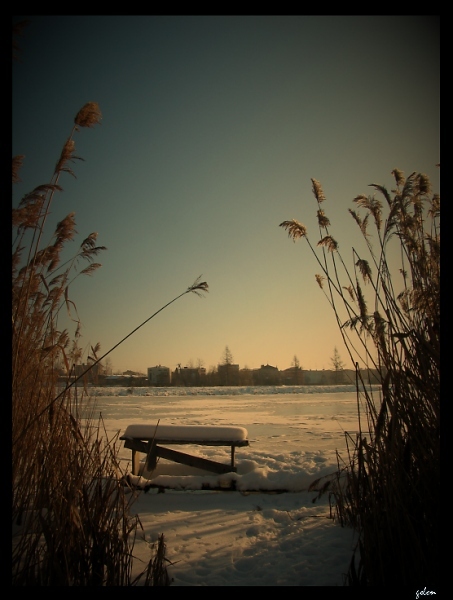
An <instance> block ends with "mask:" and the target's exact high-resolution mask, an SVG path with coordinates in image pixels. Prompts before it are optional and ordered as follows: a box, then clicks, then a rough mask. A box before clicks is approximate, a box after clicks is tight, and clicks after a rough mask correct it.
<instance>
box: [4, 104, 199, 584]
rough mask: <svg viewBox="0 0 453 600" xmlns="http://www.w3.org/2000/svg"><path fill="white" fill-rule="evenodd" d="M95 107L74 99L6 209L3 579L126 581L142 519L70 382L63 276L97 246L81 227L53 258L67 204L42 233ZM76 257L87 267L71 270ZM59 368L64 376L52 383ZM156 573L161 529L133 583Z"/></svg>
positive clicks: (66, 223)
mask: <svg viewBox="0 0 453 600" xmlns="http://www.w3.org/2000/svg"><path fill="white" fill-rule="evenodd" d="M100 118H101V113H100V110H99V107H98V106H97V104H95V103H89V104H87V105H86V106H85V107H83V108H82V110H81V111H80V112H79V113H78V114H77V116H76V119H75V124H74V127H73V129H72V132H71V135H70V137H69V138H68V140H67V141H66V143H65V145H64V148H63V151H62V153H61V156H60V159H59V160H58V161H57V166H56V168H55V172H54V175H53V177H52V180H51V182H50V183H49V184H45V185H42V186H38V187H37V188H35V189H34V190H33V191H32V192H31V193H29V194H27V195H26V196H25V197H24V198H22V200H21V202H20V203H19V205H18V207H17V208H15V209H13V215H12V217H13V219H12V220H13V253H12V267H13V269H12V525H13V537H12V584H13V585H71V586H72V585H74V586H85V585H86V586H104V585H105V586H110V585H135V584H136V583H137V580H135V581H134V582H132V580H131V570H132V564H133V559H134V557H133V548H134V543H135V539H136V535H137V531H138V530H139V529H140V528H141V524H140V521H139V518H138V517H137V516H136V515H135V516H134V515H133V514H132V512H131V507H132V506H131V505H132V501H133V498H134V497H135V496H134V495H133V494H132V493H130V492H131V490H130V489H127V488H126V487H125V486H124V484H123V481H124V479H123V474H122V473H121V469H120V466H119V464H118V461H117V454H118V449H117V440H116V439H113V440H112V439H108V437H107V434H106V432H105V430H104V428H103V423H102V421H98V422H96V421H95V420H93V415H94V410H95V407H94V405H93V404H92V403H91V401H90V400H89V398H88V397H87V396H85V394H84V393H83V392H82V396H81V397H79V396H78V395H77V393H78V390H77V388H76V387H73V385H72V383H70V375H71V374H72V372H73V365H74V364H75V363H77V362H78V359H79V358H80V351H79V349H78V347H77V338H78V336H79V335H80V322H79V319H78V316H77V310H76V307H75V305H74V304H73V302H72V301H71V299H70V297H69V293H68V290H69V284H70V283H72V282H73V281H74V279H75V278H76V277H78V276H80V275H90V274H91V273H92V272H93V271H94V270H96V269H97V268H98V267H99V266H100V264H99V263H96V262H94V258H95V257H96V256H97V255H98V254H99V253H100V252H101V251H103V250H105V248H104V246H99V245H97V242H96V239H97V234H95V233H92V234H90V235H88V236H87V237H86V238H85V239H84V240H83V241H82V243H81V244H80V246H79V248H78V250H77V251H76V253H75V255H74V256H72V257H71V258H70V259H67V260H65V261H64V262H61V261H62V253H63V250H64V248H65V246H66V244H67V242H68V241H70V240H72V239H73V238H74V237H75V233H76V232H75V221H74V215H73V214H72V213H71V214H69V215H67V216H66V217H65V218H63V219H62V220H61V221H60V222H59V223H58V225H57V227H56V229H55V231H54V232H53V235H52V238H51V242H50V243H48V244H44V243H43V240H44V237H45V225H46V218H47V215H48V214H49V210H50V206H51V203H52V200H53V197H54V195H55V194H56V193H59V192H60V191H61V188H60V186H59V183H58V182H59V179H60V176H61V174H62V173H70V174H73V173H72V170H71V169H70V168H69V166H68V163H69V162H72V161H74V160H75V159H76V158H77V157H76V156H75V154H74V151H75V143H74V139H73V136H74V134H75V133H76V132H77V131H78V130H79V128H80V127H92V126H93V125H95V124H96V123H97V122H99V120H100ZM22 164H23V157H22V156H19V157H15V158H13V162H12V174H13V175H12V180H13V183H14V182H17V181H18V180H19V172H20V168H21V167H22ZM80 262H82V263H83V262H85V263H87V266H86V267H84V268H82V269H81V270H80V269H79V268H78V265H79V263H80ZM191 291H194V290H191ZM195 291H197V292H198V291H199V288H196V290H195ZM65 307H66V309H67V310H68V313H69V314H70V316H71V318H72V319H73V320H74V322H75V326H76V332H75V338H73V339H71V336H70V335H69V332H68V330H67V329H64V330H60V329H59V325H58V316H59V313H60V311H61V310H62V309H64V308H65ZM97 349H99V346H97ZM94 350H95V349H93V351H94ZM61 368H64V369H66V373H67V376H68V384H67V386H66V387H65V388H64V389H63V390H62V391H61V392H60V393H58V389H57V375H58V373H59V372H60V369H61ZM165 574H166V566H165V543H164V538H163V535H162V536H161V538H160V540H159V544H158V546H157V549H154V550H153V552H152V556H151V558H150V562H149V565H148V567H147V569H146V572H145V574H144V577H142V578H141V579H140V583H141V584H142V585H167V584H168V578H166V576H165Z"/></svg>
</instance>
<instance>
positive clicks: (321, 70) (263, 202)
mask: <svg viewBox="0 0 453 600" xmlns="http://www.w3.org/2000/svg"><path fill="white" fill-rule="evenodd" d="M24 19H28V20H29V21H30V24H29V25H28V27H26V28H25V30H24V32H23V35H22V36H21V37H20V38H19V39H18V42H19V46H20V48H21V53H20V62H14V63H13V71H12V72H13V79H12V83H13V90H12V101H13V103H12V108H13V111H12V125H13V126H12V150H13V156H15V155H18V154H22V155H25V161H24V166H23V168H22V170H21V173H20V176H21V179H22V181H21V183H20V184H18V185H15V186H14V187H13V205H14V206H17V204H18V202H19V201H20V199H21V198H22V196H23V195H24V194H25V193H27V192H29V191H31V190H32V189H33V188H34V187H35V186H37V185H40V184H44V183H47V182H49V181H50V179H51V177H52V174H53V169H54V167H55V164H56V162H57V160H58V158H59V156H60V153H61V149H62V147H63V144H64V142H65V140H66V138H67V137H68V135H69V134H70V132H71V129H72V125H73V119H74V117H75V115H76V114H77V112H78V111H79V109H80V108H82V106H83V105H84V104H86V103H87V102H97V103H98V104H99V106H100V109H101V112H102V116H103V118H102V124H100V125H97V126H96V127H95V128H93V129H82V130H81V131H80V132H79V133H77V134H76V136H75V143H76V154H77V155H78V156H80V157H82V158H83V161H77V162H76V163H75V164H73V165H72V166H73V169H74V172H75V174H76V178H72V177H71V176H70V175H65V176H63V178H62V179H61V180H60V184H61V185H62V186H63V190H64V191H63V192H62V193H61V194H59V195H58V196H57V197H56V199H55V200H54V203H53V206H52V215H51V217H50V220H49V225H52V224H53V225H54V224H55V223H56V222H58V221H60V220H61V219H62V218H63V217H64V216H66V215H67V214H68V213H69V212H75V213H76V215H75V218H76V222H77V231H78V232H79V236H78V237H77V240H76V241H75V242H74V244H73V247H72V249H73V250H75V249H76V247H77V245H78V244H79V243H80V242H81V241H82V239H83V238H85V237H86V236H87V235H88V234H89V233H91V232H93V231H96V232H98V234H99V235H98V244H100V245H104V246H107V248H108V250H107V251H106V252H104V253H102V254H101V255H100V257H98V258H99V262H101V263H102V265H103V266H102V268H101V269H99V270H98V271H97V272H96V273H95V274H94V275H93V277H85V278H79V279H78V280H77V282H75V283H74V285H73V286H72V287H71V288H70V297H71V298H72V300H73V301H74V302H75V303H76V305H77V309H78V312H79V316H80V319H81V321H82V338H81V340H80V346H81V347H82V348H83V349H84V350H85V355H84V356H85V357H86V351H88V349H89V347H90V345H94V344H96V343H97V342H100V344H101V354H102V353H105V352H107V351H108V350H109V349H110V348H111V347H113V346H114V345H115V344H116V343H118V342H119V341H120V340H121V339H122V338H123V337H124V336H126V335H127V334H128V333H129V332H131V331H132V330H133V329H134V328H135V327H137V326H138V325H140V323H142V322H143V321H144V320H145V319H147V318H148V317H149V316H150V315H151V314H152V313H154V312H155V311H157V310H159V308H161V307H162V306H163V305H164V304H166V303H167V302H168V301H170V300H172V299H173V298H174V297H175V296H177V295H179V294H180V293H181V292H183V291H184V290H185V289H186V288H187V287H188V286H189V285H191V284H192V283H193V282H194V280H195V279H196V278H197V277H198V276H199V275H202V279H203V280H204V281H207V283H208V285H209V290H210V291H209V293H208V294H207V295H206V296H205V298H203V299H201V298H198V297H197V296H195V295H194V294H187V295H185V296H183V297H182V298H181V299H179V300H178V301H177V302H175V303H174V304H172V305H171V306H170V307H168V308H167V309H165V310H164V311H163V312H162V313H160V314H159V315H158V316H157V317H155V318H154V319H152V320H151V321H149V323H147V324H146V325H145V326H144V327H142V328H141V329H140V330H139V331H138V332H136V333H135V334H134V335H133V336H131V337H130V338H129V339H128V340H127V341H125V342H124V343H123V344H122V345H120V346H119V347H118V348H117V349H116V350H114V351H113V352H112V353H111V354H110V359H111V362H112V365H113V369H114V371H115V372H116V371H123V370H127V369H131V370H134V371H142V372H145V371H146V369H147V367H152V366H155V365H158V364H162V365H166V366H168V367H170V368H171V369H172V370H173V369H174V368H175V367H176V365H177V364H178V363H180V364H182V366H184V365H187V364H189V363H190V361H192V363H193V364H194V365H195V364H196V363H198V361H199V360H200V361H201V363H202V364H203V365H204V366H205V367H206V368H208V369H209V368H210V367H211V366H214V365H217V364H218V363H219V362H221V359H222V354H223V352H224V350H225V346H228V347H229V349H230V351H231V353H232V355H233V359H234V362H236V363H238V364H239V365H240V367H241V368H242V367H245V366H247V367H249V368H257V367H259V366H260V365H262V364H271V365H273V366H277V367H278V368H279V369H284V368H287V367H289V366H291V362H292V360H293V357H294V355H296V356H297V357H298V359H299V362H300V365H301V366H302V367H303V368H304V369H322V368H329V367H330V359H331V357H332V355H333V350H334V347H335V346H336V347H337V348H338V350H339V352H340V356H341V358H342V359H343V360H344V362H345V363H346V366H348V367H350V366H351V365H350V363H349V362H348V361H349V359H348V356H347V353H346V350H345V349H344V346H343V343H342V340H341V336H340V333H339V331H338V327H337V325H336V321H335V317H334V314H333V312H332V310H331V308H330V306H329V305H328V303H327V300H326V299H325V298H324V295H323V293H322V292H321V290H320V289H319V287H318V286H317V284H316V282H315V277H314V276H315V273H317V272H319V268H318V267H317V265H316V263H315V260H314V258H313V256H312V255H311V253H310V252H309V248H308V246H307V244H306V243H305V242H304V241H299V242H298V243H296V244H294V243H293V242H292V241H291V240H290V239H288V236H287V234H286V232H285V231H284V230H283V229H282V228H280V227H279V224H280V223H281V222H282V221H284V220H289V219H292V218H295V219H297V220H299V221H301V222H303V223H304V224H305V225H306V226H307V228H308V234H309V237H310V239H311V240H312V241H313V242H314V243H316V242H317V239H318V237H317V221H316V210H317V206H316V203H315V199H314V197H313V194H312V190H311V178H314V179H317V180H319V181H320V182H321V184H322V186H323V189H324V192H325V195H326V197H327V200H326V202H325V203H324V209H325V212H326V214H327V216H328V217H329V219H330V221H331V228H330V233H331V234H332V235H333V236H334V237H335V238H336V239H337V241H338V242H339V245H340V250H341V251H342V253H343V254H344V256H345V258H349V257H350V255H351V251H350V249H351V247H352V246H353V245H354V246H356V245H357V247H360V236H359V235H358V231H357V226H356V225H355V224H354V223H353V221H352V218H351V216H350V215H349V213H348V208H355V205H354V204H353V202H352V200H353V198H354V197H356V196H357V195H358V194H372V193H373V190H372V188H370V187H369V184H371V183H379V184H383V185H386V186H387V187H388V189H393V187H394V180H393V177H392V175H391V171H392V170H393V169H394V168H398V169H401V170H402V171H404V173H405V174H406V175H409V174H410V173H412V172H413V171H417V172H423V173H426V174H427V175H428V176H429V177H430V178H431V181H432V184H433V190H434V191H436V192H438V191H439V178H440V175H439V170H438V169H437V168H436V167H435V165H436V164H437V163H439V162H440V41H439V37H440V34H439V17H431V16H398V17H395V16H382V17H381V16H370V17H366V16H223V17H218V16H168V17H167V16H146V15H145V16H20V17H13V22H17V21H21V20H24ZM53 225H52V227H51V229H49V231H48V234H49V238H50V235H51V233H52V232H53ZM62 326H63V324H62ZM73 329H74V328H73V326H72V325H71V327H70V331H71V332H72V331H73Z"/></svg>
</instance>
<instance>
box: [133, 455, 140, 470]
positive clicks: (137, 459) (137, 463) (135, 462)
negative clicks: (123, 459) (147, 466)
mask: <svg viewBox="0 0 453 600" xmlns="http://www.w3.org/2000/svg"><path fill="white" fill-rule="evenodd" d="M132 475H140V454H139V453H138V452H137V450H132Z"/></svg>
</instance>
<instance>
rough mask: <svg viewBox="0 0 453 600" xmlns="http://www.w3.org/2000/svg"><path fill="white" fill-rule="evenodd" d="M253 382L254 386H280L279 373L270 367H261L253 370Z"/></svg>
mask: <svg viewBox="0 0 453 600" xmlns="http://www.w3.org/2000/svg"><path fill="white" fill-rule="evenodd" d="M253 382H254V384H255V385H280V384H281V378H280V371H279V370H278V368H277V367H273V366H272V365H261V367H260V368H259V369H254V370H253Z"/></svg>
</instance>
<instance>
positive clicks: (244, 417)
mask: <svg viewBox="0 0 453 600" xmlns="http://www.w3.org/2000/svg"><path fill="white" fill-rule="evenodd" d="M307 387H308V389H309V391H308V392H307V391H305V390H306V389H307ZM376 389H378V388H376ZM343 390H344V391H343ZM92 392H93V393H94V395H95V402H94V406H95V414H96V415H99V414H101V415H102V418H103V421H104V424H105V427H106V430H107V432H108V434H109V435H112V436H113V435H114V434H115V433H118V432H119V435H121V434H122V433H123V432H124V430H125V429H126V427H127V426H128V425H131V424H142V423H143V424H144V423H156V422H157V421H159V420H160V423H161V424H170V425H220V426H224V425H237V426H240V427H245V428H246V429H247V430H248V435H249V440H250V447H248V448H243V449H238V450H237V458H238V462H239V463H240V460H241V458H244V459H245V460H246V459H247V458H248V457H250V456H252V455H253V457H254V458H255V459H256V456H257V455H259V456H261V457H262V459H263V460H265V459H266V456H268V457H273V458H274V459H277V460H278V457H279V456H281V457H282V458H283V457H284V460H285V461H287V460H291V456H293V457H297V456H301V455H304V456H308V455H312V454H313V453H316V454H317V455H318V456H320V457H322V459H323V460H322V462H323V463H324V466H327V463H328V464H332V465H333V464H335V463H336V451H338V452H340V453H341V454H342V453H343V452H345V450H346V441H345V432H349V433H350V434H351V435H353V436H355V433H356V432H357V430H358V418H357V397H356V392H355V391H353V387H351V386H344V387H343V386H329V387H328V388H327V389H326V387H325V386H323V387H321V386H296V387H292V388H289V389H285V388H281V387H279V388H262V387H260V388H166V389H162V388H136V389H133V390H132V393H129V392H130V390H129V392H128V390H127V389H126V388H107V389H105V388H97V389H96V390H92ZM151 394H153V395H151ZM228 452H229V448H212V447H200V448H199V453H200V455H201V456H205V457H207V458H214V457H216V458H219V455H222V454H223V455H224V457H227V456H228ZM119 456H120V459H121V460H122V461H130V458H131V453H130V451H129V450H126V449H124V448H123V447H122V444H121V450H120V453H119ZM319 466H321V465H319ZM173 468H174V465H173Z"/></svg>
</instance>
